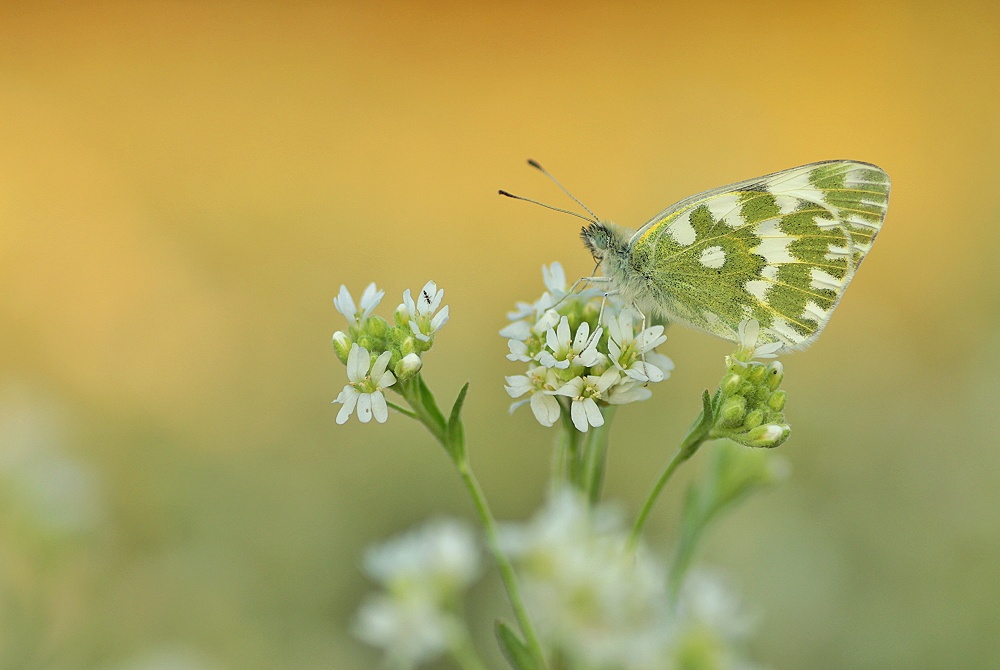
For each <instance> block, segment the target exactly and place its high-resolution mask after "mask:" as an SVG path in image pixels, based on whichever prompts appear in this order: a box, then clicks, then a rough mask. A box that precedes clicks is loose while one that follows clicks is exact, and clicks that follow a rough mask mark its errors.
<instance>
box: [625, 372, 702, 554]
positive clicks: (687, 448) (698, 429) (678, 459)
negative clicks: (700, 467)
mask: <svg viewBox="0 0 1000 670" xmlns="http://www.w3.org/2000/svg"><path fill="white" fill-rule="evenodd" d="M714 415H715V411H714V409H713V406H712V399H711V398H710V397H709V395H708V391H705V393H704V394H703V396H702V411H701V414H700V415H699V416H698V419H697V420H696V421H695V422H694V426H692V427H691V430H689V431H688V434H687V435H685V436H684V441H683V442H681V446H680V448H679V449H678V450H677V453H676V454H674V457H673V458H671V459H670V462H669V463H667V467H666V468H664V470H663V473H662V474H661V475H660V478H659V479H657V480H656V484H654V485H653V490H652V491H650V492H649V496H647V497H646V502H645V504H643V506H642V510H640V512H639V516H638V517H637V518H636V520H635V525H634V526H633V527H632V532H631V533H630V534H629V536H628V548H629V550H633V549H635V547H636V545H638V544H639V536H640V535H642V527H643V526H644V525H645V524H646V519H647V517H649V513H650V512H651V511H652V509H653V505H654V504H655V503H656V499H657V498H658V497H659V495H660V492H661V491H663V487H664V486H666V485H667V481H668V480H669V479H670V477H671V476H672V475H673V474H674V471H675V470H677V468H678V467H680V465H681V463H683V462H684V461H686V460H687V459H689V458H691V457H692V456H693V455H694V452H696V451H698V447H700V446H701V445H702V443H703V442H705V441H706V440H707V439H709V437H710V431H711V428H712V423H713V421H714V418H713V417H714Z"/></svg>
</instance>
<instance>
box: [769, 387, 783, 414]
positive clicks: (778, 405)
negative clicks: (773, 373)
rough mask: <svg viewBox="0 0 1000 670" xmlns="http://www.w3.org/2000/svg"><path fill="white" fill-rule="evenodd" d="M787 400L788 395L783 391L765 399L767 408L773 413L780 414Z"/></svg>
mask: <svg viewBox="0 0 1000 670" xmlns="http://www.w3.org/2000/svg"><path fill="white" fill-rule="evenodd" d="M787 398H788V394H787V393H785V392H784V391H775V392H774V393H772V394H771V395H770V396H768V398H767V406H768V407H770V408H771V409H773V410H774V411H775V412H780V411H781V410H783V409H785V400H786V399H787Z"/></svg>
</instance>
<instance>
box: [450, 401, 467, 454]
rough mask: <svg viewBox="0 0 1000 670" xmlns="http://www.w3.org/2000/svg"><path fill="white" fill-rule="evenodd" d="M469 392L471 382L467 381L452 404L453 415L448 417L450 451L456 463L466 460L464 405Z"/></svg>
mask: <svg viewBox="0 0 1000 670" xmlns="http://www.w3.org/2000/svg"><path fill="white" fill-rule="evenodd" d="M468 392H469V382H465V385H464V386H462V390H461V391H459V392H458V397H457V398H455V404H454V405H452V406H451V416H450V417H448V453H449V454H450V455H451V458H452V460H454V461H455V462H456V463H458V462H460V461H464V460H465V427H464V426H463V425H462V407H463V406H464V405H465V396H466V394H467V393H468Z"/></svg>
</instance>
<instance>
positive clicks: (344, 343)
mask: <svg viewBox="0 0 1000 670" xmlns="http://www.w3.org/2000/svg"><path fill="white" fill-rule="evenodd" d="M351 344H352V343H351V338H350V337H348V336H347V334H346V333H344V332H343V331H340V330H338V331H337V332H336V333H334V334H333V351H334V353H335V354H337V358H339V359H340V362H341V363H343V364H344V365H347V355H348V354H350V353H351Z"/></svg>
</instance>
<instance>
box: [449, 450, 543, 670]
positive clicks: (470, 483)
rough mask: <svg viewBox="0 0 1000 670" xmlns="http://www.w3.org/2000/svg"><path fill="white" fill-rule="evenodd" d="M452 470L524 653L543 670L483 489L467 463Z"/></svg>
mask: <svg viewBox="0 0 1000 670" xmlns="http://www.w3.org/2000/svg"><path fill="white" fill-rule="evenodd" d="M456 466H457V468H458V474H459V476H461V478H462V481H463V482H464V483H465V487H466V488H467V489H468V491H469V495H470V496H471V497H472V502H473V505H474V506H475V508H476V512H477V513H478V514H479V520H480V521H481V522H482V524H483V529H484V530H485V531H486V544H487V545H488V546H489V549H490V553H492V554H493V559H494V560H495V561H496V563H497V568H498V569H499V570H500V578H501V579H502V580H503V583H504V587H506V589H507V597H508V598H510V604H511V607H512V608H513V609H514V615H515V616H516V617H517V623H518V625H519V626H520V627H521V632H522V633H523V634H524V639H525V644H527V646H528V649H529V650H530V651H531V655H532V657H533V658H534V660H535V663H536V665H537V667H539V668H544V667H545V655H544V654H543V653H542V646H541V644H540V643H539V641H538V636H537V634H536V633H535V628H534V626H533V625H532V623H531V619H530V618H529V617H528V610H527V608H526V607H525V605H524V599H523V598H522V597H521V590H520V588H519V587H518V584H517V576H516V575H515V574H514V566H513V565H512V564H511V562H510V559H509V558H507V555H506V554H504V553H503V551H502V550H501V549H500V542H499V540H498V539H497V523H496V519H494V518H493V513H492V512H491V511H490V508H489V505H488V504H487V502H486V496H485V494H484V493H483V489H482V487H481V486H480V485H479V481H478V480H477V479H476V476H475V475H474V474H473V472H472V468H471V467H470V465H469V462H468V460H465V461H462V462H461V463H456Z"/></svg>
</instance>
